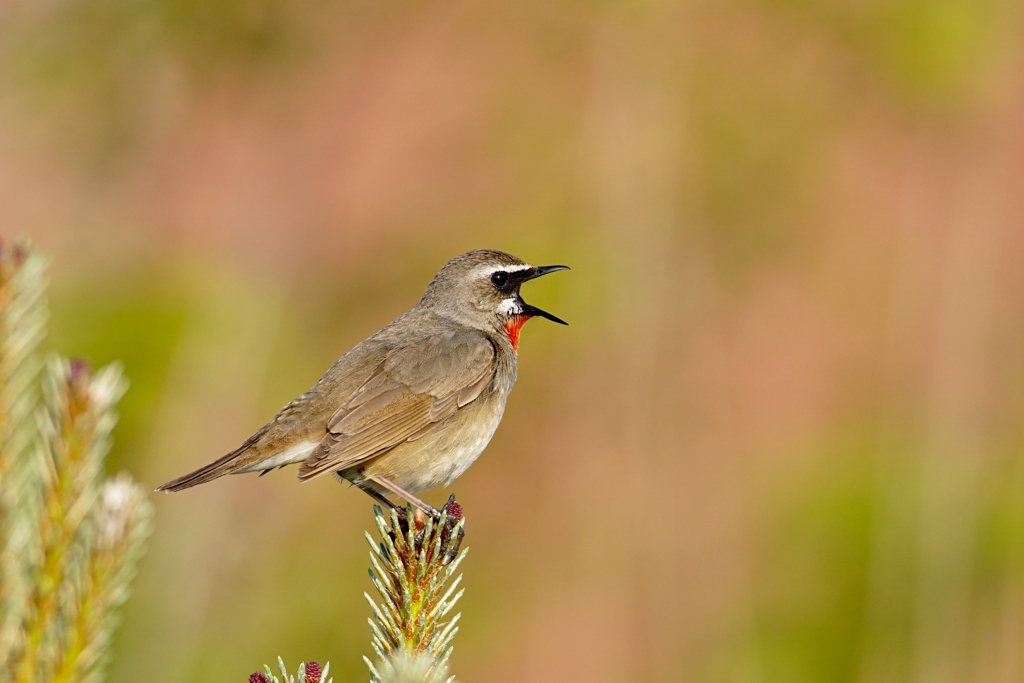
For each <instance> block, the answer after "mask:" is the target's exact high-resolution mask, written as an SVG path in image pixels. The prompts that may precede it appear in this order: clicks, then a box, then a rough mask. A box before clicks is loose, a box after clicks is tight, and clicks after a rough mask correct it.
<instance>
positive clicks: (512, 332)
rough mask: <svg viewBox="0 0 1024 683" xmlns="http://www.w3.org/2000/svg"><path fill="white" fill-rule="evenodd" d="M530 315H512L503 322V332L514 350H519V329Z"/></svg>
mask: <svg viewBox="0 0 1024 683" xmlns="http://www.w3.org/2000/svg"><path fill="white" fill-rule="evenodd" d="M531 317H533V316H529V315H514V316H512V317H511V318H509V319H508V322H506V323H505V334H507V335H508V340H509V341H510V342H512V348H513V349H515V350H516V351H518V350H519V330H521V329H523V325H525V324H526V321H527V320H529V319H530V318H531Z"/></svg>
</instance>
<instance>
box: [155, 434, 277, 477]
mask: <svg viewBox="0 0 1024 683" xmlns="http://www.w3.org/2000/svg"><path fill="white" fill-rule="evenodd" d="M265 431H266V427H264V428H263V429H261V430H260V431H258V432H256V433H255V434H253V435H252V436H251V437H249V438H248V439H246V441H245V443H243V444H242V445H241V446H239V447H238V448H236V449H235V450H233V451H231V452H230V453H228V454H227V455H225V456H223V457H220V458H217V459H216V460H214V461H213V462H211V463H210V464H209V465H204V466H203V467H200V468H199V469H197V470H196V471H194V472H189V473H188V474H185V475H182V476H180V477H178V478H177V479H173V480H171V481H169V482H167V483H166V484H164V485H163V486H160V487H158V488H157V489H156V490H157V491H167V492H173V491H183V490H184V489H188V488H192V487H193V486H198V485H199V484H205V483H206V482H208V481H213V480H214V479H217V478H219V477H223V476H224V475H225V474H231V473H232V472H235V471H237V470H238V469H239V467H241V466H243V464H244V463H246V462H247V461H248V460H249V458H247V457H245V456H246V451H248V450H249V449H250V448H251V447H252V446H253V444H255V443H256V442H257V441H259V439H260V437H261V436H263V434H264V432H265Z"/></svg>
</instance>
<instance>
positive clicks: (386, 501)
mask: <svg viewBox="0 0 1024 683" xmlns="http://www.w3.org/2000/svg"><path fill="white" fill-rule="evenodd" d="M356 486H358V487H359V490H360V491H362V492H363V493H365V494H366V495H368V496H369V497H370V498H373V499H374V500H375V501H377V502H378V503H382V504H383V505H384V506H385V507H388V508H390V509H392V510H394V511H395V512H397V513H399V514H400V515H404V514H405V508H403V507H401V506H400V505H398V504H396V503H394V502H392V501H391V500H389V499H388V497H387V496H385V495H384V494H383V493H379V492H377V491H374V490H373V489H372V488H370V487H369V486H359V485H358V484H356Z"/></svg>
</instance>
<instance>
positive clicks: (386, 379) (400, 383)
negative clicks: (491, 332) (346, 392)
mask: <svg viewBox="0 0 1024 683" xmlns="http://www.w3.org/2000/svg"><path fill="white" fill-rule="evenodd" d="M495 357H496V356H495V349H494V346H493V344H492V343H491V341H490V340H489V339H487V337H486V336H484V335H483V334H482V333H480V332H476V331H470V330H460V331H453V332H448V333H445V334H441V335H435V336H432V337H429V338H427V339H425V340H422V341H420V342H419V343H416V344H412V345H408V346H403V347H401V348H397V349H394V350H392V351H391V352H390V353H388V355H387V356H386V357H385V358H384V360H383V361H382V362H381V363H380V364H379V365H377V367H376V369H375V370H374V371H373V373H372V374H371V375H370V376H369V378H367V380H366V381H365V382H364V383H363V384H362V385H361V386H360V387H359V388H358V389H357V390H356V391H355V392H354V393H353V394H352V396H351V397H350V398H349V399H348V400H347V401H346V402H345V403H344V404H343V405H342V406H341V407H340V408H339V409H338V410H337V412H335V413H334V415H333V416H332V417H331V419H330V421H329V422H328V424H327V435H326V436H325V437H324V439H323V440H322V441H321V442H320V444H319V445H318V446H317V448H316V449H315V450H314V451H313V452H312V453H311V454H310V456H309V457H308V458H307V459H306V461H305V462H304V463H303V464H302V466H301V467H300V469H299V479H302V480H306V479H312V478H314V477H318V476H320V475H322V474H325V473H327V472H334V471H337V470H343V469H348V468H350V467H355V466H357V465H359V464H361V463H364V462H366V461H368V460H370V459H372V458H374V457H375V456H377V455H380V454H382V453H385V452H387V451H389V450H391V449H392V448H394V447H396V446H398V445H399V444H401V443H402V442H404V441H411V440H414V439H417V438H419V437H421V436H423V435H424V434H426V433H427V432H429V431H430V430H431V429H433V428H434V427H435V426H436V425H438V424H440V423H442V422H444V420H446V419H447V418H449V417H450V416H451V415H453V414H454V413H455V411H457V410H458V409H459V408H461V407H463V406H465V405H467V404H468V403H470V402H472V401H474V400H475V399H476V398H477V397H479V396H480V394H481V393H483V391H484V390H485V389H486V388H487V386H488V385H489V384H490V383H491V380H492V379H493V378H494V372H495Z"/></svg>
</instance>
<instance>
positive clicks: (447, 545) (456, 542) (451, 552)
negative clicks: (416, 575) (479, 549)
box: [394, 494, 466, 564]
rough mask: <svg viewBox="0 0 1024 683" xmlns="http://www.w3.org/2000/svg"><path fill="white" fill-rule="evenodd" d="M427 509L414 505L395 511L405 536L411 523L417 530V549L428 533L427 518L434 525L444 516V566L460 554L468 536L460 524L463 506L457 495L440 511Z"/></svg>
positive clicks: (452, 496) (415, 538) (442, 529)
mask: <svg viewBox="0 0 1024 683" xmlns="http://www.w3.org/2000/svg"><path fill="white" fill-rule="evenodd" d="M426 507H428V508H429V511H424V510H422V509H421V508H419V507H414V506H413V505H412V504H410V505H409V507H407V508H399V507H397V506H395V507H394V510H395V514H396V515H397V517H398V524H399V528H400V529H401V531H402V533H403V534H407V533H409V528H410V522H411V525H412V528H413V529H415V530H416V535H415V537H414V542H415V544H416V546H417V547H421V546H422V545H423V542H424V539H425V537H426V533H427V529H426V527H427V516H428V515H429V516H430V518H431V519H432V521H433V523H434V525H438V524H440V523H441V518H442V516H443V517H444V526H443V528H441V530H440V534H441V547H442V548H443V549H444V564H448V563H449V562H451V561H452V560H454V559H455V557H456V556H457V555H458V554H459V548H461V547H462V539H463V538H464V537H465V536H466V532H465V530H464V529H463V525H461V524H459V522H460V521H461V520H462V506H461V505H459V504H458V503H457V502H455V494H452V495H451V496H449V497H448V502H447V503H445V504H444V507H442V508H441V509H440V510H437V509H435V508H434V507H432V506H429V505H428V506H426ZM453 534H454V537H453Z"/></svg>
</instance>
